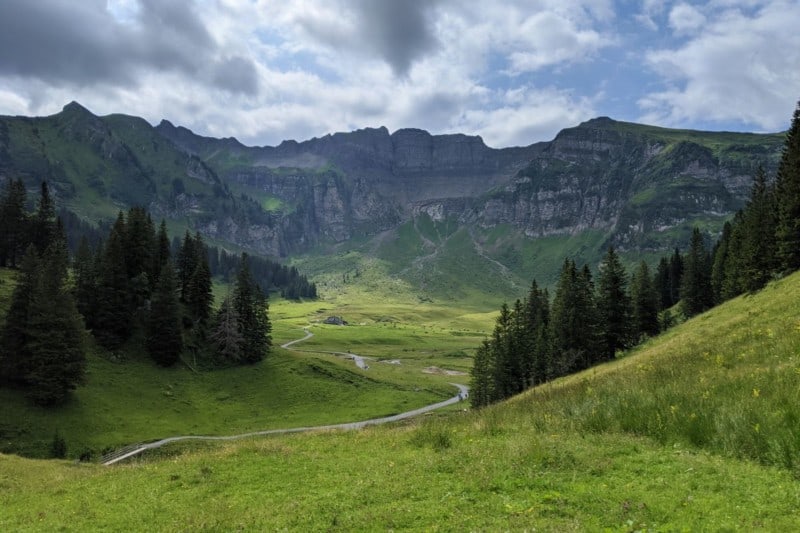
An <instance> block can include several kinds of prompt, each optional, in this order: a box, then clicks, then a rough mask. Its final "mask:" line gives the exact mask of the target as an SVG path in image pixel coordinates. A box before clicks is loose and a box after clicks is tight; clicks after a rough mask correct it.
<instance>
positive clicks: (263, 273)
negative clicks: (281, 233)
mask: <svg viewBox="0 0 800 533" xmlns="http://www.w3.org/2000/svg"><path fill="white" fill-rule="evenodd" d="M58 217H59V218H60V219H61V221H62V224H63V225H64V230H65V232H66V236H67V247H68V248H69V250H70V253H72V254H74V253H75V252H76V251H77V250H78V246H79V245H80V241H81V240H82V239H83V238H86V240H87V241H88V243H89V245H90V246H91V247H95V246H97V244H99V243H100V242H102V241H103V240H104V238H105V237H106V235H107V234H108V232H109V231H110V229H111V225H112V224H111V223H108V222H106V223H101V224H100V225H99V227H95V226H92V225H91V224H89V223H88V222H86V221H85V220H83V219H81V218H80V217H78V216H77V215H76V214H75V213H73V212H72V211H70V210H68V209H66V208H63V207H62V208H61V209H60V210H59V211H58ZM182 244H183V240H182V239H181V237H180V236H179V235H175V236H173V237H172V241H171V242H170V250H171V251H172V254H173V256H177V255H178V252H179V251H180V248H181V245H182ZM205 249H206V252H207V254H208V258H207V260H208V267H209V270H210V271H211V275H212V276H213V277H214V278H217V279H219V280H220V281H224V282H233V281H234V280H235V279H236V274H237V272H238V271H239V260H240V255H239V254H235V253H231V252H228V251H227V250H225V249H223V248H219V247H217V246H212V245H208V244H206V246H205ZM0 266H5V264H4V263H3V257H2V254H0ZM250 272H251V274H252V276H253V279H254V280H255V282H256V283H258V285H259V286H260V287H261V288H262V289H264V290H265V291H273V290H275V291H279V292H280V294H281V296H282V297H284V298H286V299H289V300H299V299H302V298H308V299H312V300H313V299H316V298H317V286H316V284H315V283H313V282H310V281H309V280H308V278H307V277H306V276H304V275H302V274H300V272H299V271H298V270H297V268H296V267H293V266H287V265H282V264H281V263H278V262H276V261H272V260H270V259H267V258H264V257H260V256H254V255H251V256H250Z"/></svg>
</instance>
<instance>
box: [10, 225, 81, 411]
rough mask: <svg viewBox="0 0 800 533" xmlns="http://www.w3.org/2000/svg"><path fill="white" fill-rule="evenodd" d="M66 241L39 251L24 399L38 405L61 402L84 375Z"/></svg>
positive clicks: (52, 244) (29, 322) (79, 322)
mask: <svg viewBox="0 0 800 533" xmlns="http://www.w3.org/2000/svg"><path fill="white" fill-rule="evenodd" d="M68 264H69V259H68V255H67V247H66V242H65V241H63V240H61V239H56V240H54V241H53V242H52V243H51V244H50V245H49V246H48V247H47V249H46V250H45V251H44V254H43V256H42V260H41V265H42V268H41V272H40V274H39V276H38V280H37V283H36V285H35V287H34V291H33V295H32V298H31V305H30V316H29V320H28V325H27V332H28V335H27V336H28V351H29V360H28V361H27V362H26V364H25V381H26V383H27V384H28V395H29V396H30V397H31V398H32V399H33V400H34V401H35V402H36V403H38V404H42V405H53V404H57V403H61V402H63V401H64V400H65V399H66V397H67V395H68V394H69V392H70V391H71V390H73V389H74V388H75V387H76V386H77V385H78V384H79V383H81V382H82V381H83V379H84V375H85V373H86V356H85V339H84V335H85V328H84V325H83V318H82V317H81V315H80V313H79V312H78V308H77V306H76V305H75V299H74V297H73V295H72V292H71V291H70V290H69V289H68V287H67V266H68Z"/></svg>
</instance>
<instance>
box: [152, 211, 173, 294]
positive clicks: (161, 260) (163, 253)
mask: <svg viewBox="0 0 800 533" xmlns="http://www.w3.org/2000/svg"><path fill="white" fill-rule="evenodd" d="M170 257H171V253H170V243H169V235H168V234H167V222H166V220H164V219H163V218H162V219H161V225H160V226H159V228H158V235H157V236H156V243H155V248H154V251H153V265H152V267H151V268H150V279H151V280H152V281H153V286H154V287H155V286H156V285H157V284H158V276H159V275H160V274H161V269H163V268H164V265H166V264H167V262H168V261H169V260H170Z"/></svg>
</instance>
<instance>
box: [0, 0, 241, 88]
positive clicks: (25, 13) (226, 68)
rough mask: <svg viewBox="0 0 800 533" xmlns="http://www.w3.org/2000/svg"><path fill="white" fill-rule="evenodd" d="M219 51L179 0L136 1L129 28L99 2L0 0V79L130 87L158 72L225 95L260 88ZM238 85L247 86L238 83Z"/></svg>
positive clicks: (86, 0)
mask: <svg viewBox="0 0 800 533" xmlns="http://www.w3.org/2000/svg"><path fill="white" fill-rule="evenodd" d="M217 53H218V50H217V45H216V43H215V42H214V40H213V39H212V37H211V35H210V34H209V32H208V30H207V29H206V28H205V26H204V25H203V23H202V21H201V20H200V18H199V17H198V16H197V13H196V12H195V11H194V9H193V5H192V4H189V3H186V2H182V1H180V0H140V2H139V10H138V12H137V16H136V18H135V19H134V20H132V21H131V23H130V24H123V23H121V22H119V21H117V20H116V19H115V18H114V17H113V16H112V15H111V14H110V13H109V12H108V11H107V9H106V4H105V1H102V0H82V1H80V2H76V1H71V0H37V1H31V0H2V2H0V76H3V75H10V76H19V77H22V78H34V79H38V80H41V81H44V82H46V83H49V84H53V85H76V86H91V85H94V84H109V85H113V86H126V85H128V86H130V85H133V86H135V85H137V79H139V75H140V74H141V73H142V72H144V71H148V70H158V71H172V72H178V73H182V74H186V75H189V76H196V77H198V78H199V79H201V80H203V79H206V81H207V82H209V83H212V84H214V85H216V86H218V87H220V88H222V89H225V90H229V91H235V92H245V93H252V92H253V91H255V90H256V89H257V87H256V85H257V84H256V83H255V69H254V67H253V65H252V63H249V62H248V61H247V60H245V59H241V58H240V59H239V60H238V61H237V62H236V63H237V64H236V65H235V68H232V67H231V64H230V62H231V60H229V59H223V60H220V59H217V57H216V56H217ZM247 63H249V65H248V64H247ZM248 70H249V72H250V74H247V72H248ZM228 74H230V75H231V78H228V77H227V76H226V75H228ZM235 80H241V81H244V82H245V84H244V85H243V86H242V87H239V86H235Z"/></svg>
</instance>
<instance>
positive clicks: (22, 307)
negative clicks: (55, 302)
mask: <svg viewBox="0 0 800 533" xmlns="http://www.w3.org/2000/svg"><path fill="white" fill-rule="evenodd" d="M39 263H40V262H39V256H38V254H37V253H36V248H35V247H34V246H33V245H29V246H28V248H27V250H25V255H24V256H23V257H22V262H21V265H20V272H19V276H18V277H17V284H16V286H15V287H14V292H13V293H12V294H11V305H10V307H9V309H8V313H6V320H5V324H4V326H3V330H2V337H1V338H0V347H2V349H1V350H0V377H3V378H4V379H6V380H10V381H15V382H22V381H23V380H24V378H25V371H26V370H25V369H26V366H25V365H26V364H27V361H28V360H29V359H30V331H29V329H28V324H29V322H30V313H31V302H32V301H33V296H34V290H35V288H36V284H37V283H38V273H39V269H40V264H39Z"/></svg>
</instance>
